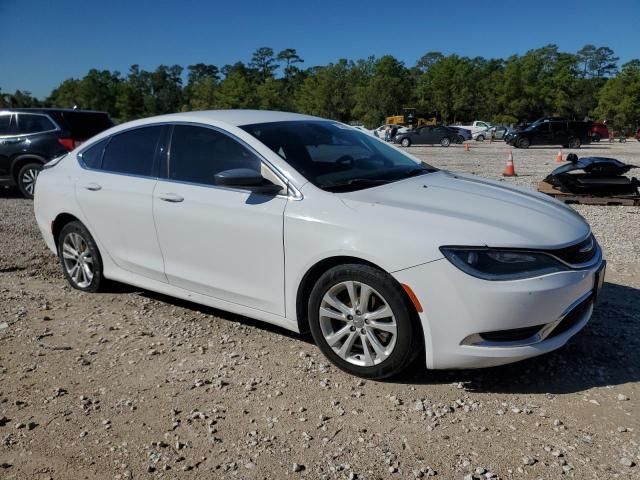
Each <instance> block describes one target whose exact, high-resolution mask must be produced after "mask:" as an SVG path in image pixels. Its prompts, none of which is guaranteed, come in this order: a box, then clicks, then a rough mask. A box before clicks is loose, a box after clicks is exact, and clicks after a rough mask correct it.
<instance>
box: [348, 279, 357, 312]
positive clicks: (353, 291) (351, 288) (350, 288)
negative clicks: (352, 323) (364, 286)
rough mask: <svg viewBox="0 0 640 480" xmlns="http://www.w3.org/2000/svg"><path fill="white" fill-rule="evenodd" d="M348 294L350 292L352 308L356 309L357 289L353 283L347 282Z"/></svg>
mask: <svg viewBox="0 0 640 480" xmlns="http://www.w3.org/2000/svg"><path fill="white" fill-rule="evenodd" d="M346 287H347V292H349V300H350V301H351V308H352V309H354V308H356V306H357V304H358V297H356V287H355V285H354V284H353V282H347V284H346Z"/></svg>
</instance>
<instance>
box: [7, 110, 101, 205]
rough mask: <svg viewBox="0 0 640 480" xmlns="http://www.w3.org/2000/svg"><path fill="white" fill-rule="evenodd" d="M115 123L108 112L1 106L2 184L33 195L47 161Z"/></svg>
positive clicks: (23, 193) (28, 196) (29, 195)
mask: <svg viewBox="0 0 640 480" xmlns="http://www.w3.org/2000/svg"><path fill="white" fill-rule="evenodd" d="M112 126H113V122H112V121H111V118H110V117H109V114H107V113H105V112H95V111H90V110H71V109H53V108H40V109H3V110H0V185H10V186H17V187H18V188H19V189H20V192H21V193H22V195H24V196H25V197H27V198H33V193H34V189H35V183H36V179H37V177H38V174H39V173H40V170H42V166H43V165H44V164H45V163H47V162H48V161H49V160H51V159H53V158H55V157H57V156H59V155H62V154H64V153H66V152H68V151H70V150H73V149H74V148H75V147H77V146H78V145H80V144H81V143H82V142H84V141H85V140H87V139H89V138H91V137H93V136H94V135H96V134H98V133H100V132H102V131H103V130H106V129H108V128H111V127H112Z"/></svg>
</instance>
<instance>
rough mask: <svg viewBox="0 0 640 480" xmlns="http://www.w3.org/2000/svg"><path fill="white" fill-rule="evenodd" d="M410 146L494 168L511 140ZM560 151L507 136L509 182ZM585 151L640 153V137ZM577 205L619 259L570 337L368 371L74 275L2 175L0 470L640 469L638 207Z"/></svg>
mask: <svg viewBox="0 0 640 480" xmlns="http://www.w3.org/2000/svg"><path fill="white" fill-rule="evenodd" d="M410 151H411V152H413V153H415V154H416V155H418V156H419V157H421V158H422V159H424V160H425V161H427V162H429V163H431V164H433V165H435V166H438V167H442V168H448V169H452V170H459V171H466V172H472V173H476V174H479V175H484V176H488V177H494V178H501V177H500V174H501V172H502V170H503V168H504V163H505V160H506V157H507V152H508V149H507V147H506V146H505V145H504V144H502V143H495V144H488V143H486V142H485V143H484V144H477V143H473V144H472V148H471V151H470V152H464V151H463V149H462V147H461V146H452V147H450V148H442V147H412V148H411V149H410ZM556 151H557V149H554V148H532V149H530V150H527V151H522V150H514V157H515V165H516V170H517V172H518V174H519V176H518V177H517V178H515V179H511V178H510V179H506V180H505V181H507V182H510V183H516V184H520V185H523V186H529V187H532V186H534V185H535V184H536V183H537V182H538V181H539V180H541V179H542V177H544V176H545V175H546V174H547V173H548V172H549V171H551V169H552V168H554V167H555V163H554V157H555V154H556ZM565 153H566V152H565ZM578 153H579V154H580V155H587V154H591V155H601V156H611V157H614V158H619V159H621V160H623V161H628V162H631V163H635V164H637V165H640V143H638V142H636V141H632V142H629V143H627V144H624V145H623V144H613V145H610V144H608V143H606V144H600V145H594V146H589V147H585V148H582V149H580V151H579V152H578ZM576 209H577V210H578V211H579V212H580V213H581V214H582V215H583V216H584V217H585V218H586V219H587V220H588V221H589V222H590V223H591V224H592V226H593V230H594V232H595V234H596V236H597V237H598V239H599V241H600V242H601V243H602V245H603V247H604V250H605V254H606V256H607V258H608V260H609V268H608V277H607V283H606V285H605V288H604V291H603V294H602V300H601V303H600V304H599V305H598V307H597V309H596V312H595V314H594V316H593V319H592V321H591V322H590V323H589V325H588V326H587V327H586V328H585V329H584V330H583V331H582V332H581V333H579V334H578V335H577V336H576V337H575V338H574V339H573V340H572V341H571V342H570V343H569V344H568V345H567V346H565V347H564V348H562V349H560V350H559V351H556V352H554V353H552V354H549V355H546V356H543V357H540V358H536V359H532V360H528V361H524V362H521V363H518V364H515V365H510V366H506V367H500V368H494V369H489V370H480V371H449V372H433V371H431V372H430V371H426V370H425V369H424V368H423V367H421V366H416V368H415V370H413V371H411V372H407V374H406V375H405V376H404V377H402V378H399V379H395V380H393V381H388V382H374V381H362V380H359V379H358V378H354V377H352V376H349V375H347V374H345V373H342V372H341V371H339V370H338V369H337V368H335V367H333V366H331V365H330V364H329V363H328V362H327V361H326V360H325V359H324V357H323V356H322V355H321V354H320V352H319V351H318V349H317V348H316V347H315V346H314V345H313V344H312V343H310V342H309V340H308V339H304V338H301V337H299V336H297V335H294V334H291V333H288V332H285V331H283V330H281V329H278V328H275V327H271V326H268V325H265V324H261V323H260V322H257V321H253V320H250V319H246V318H242V317H237V316H234V315H231V314H228V313H225V312H221V311H214V310H212V309H208V308H204V307H200V306H198V305H194V304H189V303H185V302H181V301H177V300H174V299H171V298H167V297H163V296H160V295H157V294H154V293H151V292H145V291H138V290H136V289H134V288H130V287H126V286H117V287H114V288H113V289H112V290H111V291H110V292H109V293H103V294H93V295H91V294H84V293H80V292H78V291H76V290H73V289H71V288H70V287H69V286H68V285H67V283H66V282H65V281H64V279H63V277H62V274H61V271H60V268H59V267H58V264H57V262H56V259H55V258H54V256H53V255H52V254H51V253H50V252H49V251H48V250H46V248H45V246H44V243H43V241H42V240H41V238H40V235H39V232H38V230H37V227H36V224H35V220H34V216H33V211H32V202H31V201H28V200H24V199H21V198H18V196H17V195H16V194H15V193H13V192H11V191H8V190H4V191H0V438H1V439H2V444H1V445H0V478H2V479H14V478H19V479H23V478H27V479H32V478H33V479H45V478H50V479H82V478H113V479H127V478H185V479H196V478H197V479H208V478H258V479H262V478H265V479H267V478H268V479H279V478H310V479H312V478H313V479H315V478H328V479H333V478H336V479H355V478H358V479H376V478H421V477H425V478H426V477H428V476H436V478H443V479H471V478H504V479H507V478H522V479H539V478H543V479H547V478H577V479H592V478H594V479H596V478H597V479H611V478H623V479H627V478H640V466H638V464H639V463H640V410H639V408H638V407H639V405H640V207H588V206H578V207H576Z"/></svg>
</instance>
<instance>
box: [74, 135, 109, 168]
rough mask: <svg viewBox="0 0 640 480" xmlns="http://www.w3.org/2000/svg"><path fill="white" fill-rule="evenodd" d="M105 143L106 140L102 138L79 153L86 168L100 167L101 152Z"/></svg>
mask: <svg viewBox="0 0 640 480" xmlns="http://www.w3.org/2000/svg"><path fill="white" fill-rule="evenodd" d="M106 144H107V140H102V141H100V142H98V143H96V144H95V145H93V146H92V147H90V148H88V149H87V150H85V151H84V152H82V153H81V154H80V159H81V160H82V163H84V165H85V166H86V167H87V168H95V169H97V168H100V167H101V166H102V154H103V152H104V147H105V145H106Z"/></svg>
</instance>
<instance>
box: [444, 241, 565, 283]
mask: <svg viewBox="0 0 640 480" xmlns="http://www.w3.org/2000/svg"><path fill="white" fill-rule="evenodd" d="M440 251H441V252H442V253H443V254H444V256H445V257H446V258H447V259H448V260H449V261H450V262H451V263H453V264H454V265H455V266H456V267H458V268H459V269H460V270H462V271H463V272H465V273H468V274H469V275H472V276H474V277H478V278H482V279H484V280H494V281H496V280H520V279H523V278H533V277H539V276H540V275H546V274H549V273H554V272H561V271H565V270H568V267H567V266H566V265H564V264H563V263H561V262H559V261H557V260H556V259H554V258H553V257H551V256H549V255H547V254H545V253H538V252H523V251H517V250H503V249H491V248H473V247H471V248H466V247H441V248H440Z"/></svg>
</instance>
